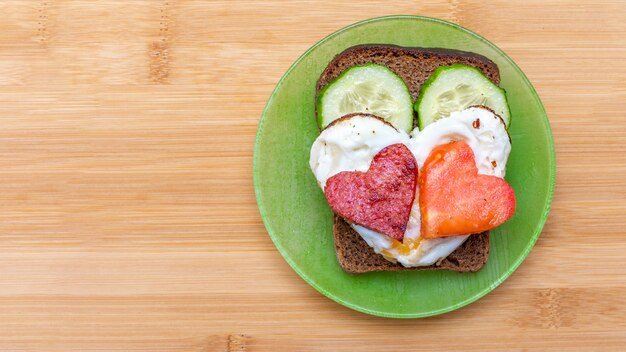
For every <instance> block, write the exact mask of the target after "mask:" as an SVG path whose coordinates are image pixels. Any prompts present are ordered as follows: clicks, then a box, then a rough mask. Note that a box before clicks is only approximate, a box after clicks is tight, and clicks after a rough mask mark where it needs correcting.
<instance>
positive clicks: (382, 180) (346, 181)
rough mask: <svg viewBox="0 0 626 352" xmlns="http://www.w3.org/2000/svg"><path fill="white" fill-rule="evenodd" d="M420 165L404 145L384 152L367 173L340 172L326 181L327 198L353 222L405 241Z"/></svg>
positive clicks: (340, 213) (325, 193) (335, 210)
mask: <svg viewBox="0 0 626 352" xmlns="http://www.w3.org/2000/svg"><path fill="white" fill-rule="evenodd" d="M417 173H418V171H417V162H416V161H415V157H414V156H413V153H411V151H410V150H409V149H408V148H407V147H406V146H405V145H404V144H401V143H399V144H392V145H390V146H388V147H386V148H384V149H382V150H381V151H380V152H378V154H376V156H374V159H373V160H372V163H371V164H370V168H369V170H368V171H367V172H352V171H344V172H340V173H338V174H336V175H334V176H333V177H331V178H329V179H328V181H326V186H325V188H324V195H325V196H326V199H327V200H328V204H329V205H330V207H331V208H332V209H333V211H334V212H335V213H337V214H338V215H339V216H341V217H343V218H344V219H346V220H347V221H349V222H352V223H355V224H358V225H361V226H364V227H367V228H369V229H371V230H374V231H377V232H379V233H383V234H385V235H388V236H390V237H392V238H395V239H398V240H402V238H403V237H404V231H405V230H406V225H407V222H408V221H409V216H410V213H411V206H412V205H413V201H414V199H415V187H416V185H417V176H418V175H417Z"/></svg>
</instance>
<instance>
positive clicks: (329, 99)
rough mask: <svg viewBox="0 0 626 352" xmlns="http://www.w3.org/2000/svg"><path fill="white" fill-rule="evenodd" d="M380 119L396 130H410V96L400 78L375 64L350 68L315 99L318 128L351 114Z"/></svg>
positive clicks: (411, 120) (411, 121) (411, 126)
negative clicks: (365, 114)
mask: <svg viewBox="0 0 626 352" xmlns="http://www.w3.org/2000/svg"><path fill="white" fill-rule="evenodd" d="M357 112H361V113H369V114H373V115H376V116H378V117H382V118H383V119H385V120H387V121H388V122H389V123H391V124H392V125H393V126H394V127H396V128H397V129H399V130H403V131H406V132H409V131H411V129H412V128H413V109H412V102H411V94H410V93H409V89H408V88H407V86H406V84H404V81H403V80H402V78H400V77H398V75H396V74H395V73H394V72H393V71H391V70H390V69H389V68H387V67H385V66H382V65H377V64H365V65H359V66H352V67H350V68H349V69H347V70H345V71H344V72H343V73H341V75H339V77H337V78H336V79H335V80H333V81H332V82H330V83H329V84H328V85H327V86H326V87H324V89H323V90H322V91H321V92H320V94H319V96H318V99H317V121H318V124H319V126H320V128H324V127H326V126H328V124H330V123H331V122H333V121H334V120H336V119H338V118H340V117H342V116H344V115H346V114H350V113H357Z"/></svg>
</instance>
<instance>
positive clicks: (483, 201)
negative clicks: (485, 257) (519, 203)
mask: <svg viewBox="0 0 626 352" xmlns="http://www.w3.org/2000/svg"><path fill="white" fill-rule="evenodd" d="M419 187H420V195H419V203H420V212H421V216H422V224H421V236H422V237H423V238H436V237H444V236H452V235H468V234H474V233H480V232H483V231H486V230H489V229H492V228H495V227H497V226H499V225H501V224H502V223H504V222H505V221H507V220H508V219H509V218H511V216H513V213H514V212H515V193H514V192H513V188H512V187H511V186H510V185H509V184H508V183H507V182H506V181H505V180H504V179H502V178H499V177H495V176H488V175H479V174H478V169H477V168H476V162H475V160H474V152H473V151H472V148H471V147H470V146H469V145H468V144H467V143H465V142H463V141H457V142H452V143H448V144H444V145H440V146H438V147H436V148H434V149H433V150H432V151H431V153H430V155H429V156H428V158H427V159H426V161H425V163H424V166H423V167H422V169H421V171H420V176H419Z"/></svg>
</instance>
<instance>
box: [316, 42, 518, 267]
mask: <svg viewBox="0 0 626 352" xmlns="http://www.w3.org/2000/svg"><path fill="white" fill-rule="evenodd" d="M499 83H500V74H499V71H498V67H497V65H496V64H495V63H494V62H492V61H491V60H489V59H488V58H486V57H484V56H481V55H478V54H474V53H469V52H463V51H457V50H450V49H432V48H405V47H399V46H392V45H378V44H376V45H360V46H355V47H351V48H348V49H346V50H345V51H343V52H342V53H340V54H338V55H337V56H336V57H335V58H334V59H333V60H332V61H331V62H330V63H329V64H328V65H327V67H326V69H325V70H324V71H323V73H322V74H321V76H320V78H319V80H318V82H317V85H316V119H317V123H318V126H319V128H320V131H321V132H320V135H319V137H318V138H317V139H316V140H315V142H314V143H313V145H312V147H311V155H310V161H309V162H310V166H311V170H312V171H313V174H314V175H315V177H316V179H317V182H318V184H319V186H320V188H321V189H322V190H323V192H324V195H325V197H326V199H327V201H328V203H329V206H330V207H331V209H332V210H333V213H334V221H333V223H334V224H333V236H334V243H335V252H336V256H337V260H338V263H339V265H340V266H341V268H342V269H343V270H345V271H346V272H349V273H355V274H357V273H367V272H374V271H400V270H433V269H435V270H436V269H445V270H452V271H458V272H472V271H478V270H480V269H481V268H482V267H483V266H484V265H485V263H486V262H487V259H488V257H489V230H490V229H493V228H495V227H497V226H499V225H501V224H502V223H504V222H506V221H507V220H508V219H509V218H511V217H512V216H513V214H514V212H515V194H514V191H513V189H512V188H511V186H510V185H509V184H508V183H506V181H505V180H504V176H505V172H506V162H507V159H508V155H509V153H510V150H511V140H510V137H509V135H508V132H507V129H508V125H509V123H510V119H511V116H510V111H509V107H508V104H507V102H506V93H505V92H504V90H503V89H501V88H500V87H498V84H499Z"/></svg>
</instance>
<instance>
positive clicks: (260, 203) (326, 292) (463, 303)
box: [252, 15, 556, 319]
mask: <svg viewBox="0 0 626 352" xmlns="http://www.w3.org/2000/svg"><path fill="white" fill-rule="evenodd" d="M390 19H413V20H420V21H430V22H436V23H440V24H443V25H447V26H451V27H453V28H455V29H457V30H461V31H463V32H465V33H466V34H469V35H471V36H473V37H475V38H477V39H479V40H481V41H483V42H484V43H486V44H487V45H489V46H490V47H492V48H493V49H494V50H495V51H496V52H498V53H499V54H500V55H502V57H503V58H504V59H505V60H506V61H507V62H508V63H509V64H510V65H511V67H513V68H514V69H515V71H516V72H517V74H519V75H521V77H522V79H523V81H524V82H525V83H526V84H527V85H528V87H530V90H531V93H532V95H533V97H534V99H535V101H536V103H538V105H539V107H540V109H541V112H542V113H543V116H544V117H545V118H544V119H542V120H543V122H544V127H545V128H546V129H547V130H546V131H547V132H548V150H549V154H550V155H549V156H550V158H549V159H550V160H549V162H550V167H549V170H548V178H549V179H548V181H549V183H548V190H547V191H548V193H547V196H546V203H545V206H544V209H543V213H542V214H541V218H540V224H539V226H538V227H537V228H536V230H535V232H534V233H533V234H532V236H531V238H530V240H529V242H528V244H527V246H526V248H524V251H523V252H522V254H521V256H520V257H519V258H518V260H517V261H516V262H514V263H513V264H512V265H511V266H509V269H508V270H507V271H506V272H505V273H503V274H502V275H501V276H500V277H499V278H498V279H497V280H495V281H494V282H492V283H491V284H490V285H489V286H487V287H485V289H483V290H482V291H480V292H478V293H476V294H474V295H473V296H471V297H468V298H467V299H465V300H462V301H460V302H457V303H455V304H451V305H449V306H447V307H444V308H440V309H435V310H430V311H425V312H420V313H389V312H384V311H379V310H375V309H369V308H365V307H362V306H360V305H358V304H353V303H351V302H347V301H345V300H343V299H342V298H340V297H338V296H336V295H334V294H333V293H332V292H330V291H329V290H326V289H324V288H322V287H320V286H319V285H317V284H316V283H315V282H314V281H313V280H312V279H311V278H310V277H309V276H307V275H306V274H304V273H303V272H302V271H301V270H300V269H299V268H298V266H297V265H295V263H294V262H293V260H292V259H291V257H290V256H289V254H288V253H287V252H286V250H285V249H284V248H283V247H282V245H281V244H280V243H279V242H278V240H277V237H276V234H275V232H274V230H273V229H272V228H271V226H270V224H269V222H268V220H267V219H268V217H267V214H266V213H265V206H264V203H263V201H262V200H261V196H260V190H259V189H260V186H259V176H258V164H259V161H258V158H259V152H258V150H259V148H258V147H259V143H260V136H261V135H262V132H263V128H264V122H265V116H266V114H267V110H268V108H269V106H270V102H271V101H272V98H273V97H274V96H275V95H276V93H277V92H278V90H279V89H280V87H281V86H282V84H283V82H284V80H285V79H286V77H287V76H289V74H290V73H291V71H292V70H293V69H294V68H295V67H296V66H297V65H298V64H299V63H300V62H301V61H302V60H304V59H305V58H306V57H307V56H308V55H310V53H311V52H312V51H313V50H314V49H316V48H317V47H319V46H321V45H322V44H323V43H325V42H326V41H328V40H329V39H331V38H333V37H335V36H337V35H339V34H341V33H343V32H345V31H348V30H350V29H352V28H355V27H359V26H362V25H365V24H368V23H372V22H378V21H385V20H390ZM252 176H253V186H254V194H255V198H256V202H257V207H258V209H259V213H260V215H261V220H262V221H263V225H264V227H265V229H266V231H267V233H268V235H269V237H270V239H271V240H272V243H273V244H274V246H275V247H276V249H278V252H279V253H280V254H281V256H282V257H283V259H284V260H285V261H286V262H287V263H288V264H289V266H290V267H291V269H292V270H293V271H295V272H296V274H298V276H300V277H301V278H302V279H303V280H304V281H305V282H306V283H307V284H309V285H310V286H311V287H313V288H314V289H315V290H317V291H318V292H319V293H321V294H323V295H324V296H326V297H328V298H330V299H332V300H333V301H335V302H337V303H339V304H340V305H343V306H345V307H348V308H350V309H353V310H356V311H359V312H362V313H366V314H370V315H375V316H380V317H385V318H401V319H411V318H425V317H430V316H435V315H440V314H444V313H447V312H451V311H453V310H457V309H459V308H462V307H464V306H466V305H469V304H471V303H473V302H475V301H477V300H478V299H480V298H482V297H484V296H485V295H486V294H488V293H489V292H491V291H493V290H494V289H495V288H496V287H498V286H499V285H500V284H501V283H502V282H504V280H506V279H507V278H508V277H509V276H511V274H513V272H514V271H515V270H517V268H518V267H519V266H520V265H521V264H522V262H523V261H524V260H525V259H526V257H527V256H528V254H529V253H530V251H531V250H532V248H533V247H534V246H535V243H536V242H537V239H538V238H539V236H540V235H541V233H542V231H543V228H544V226H545V224H546V221H547V218H548V214H549V212H550V208H551V205H552V200H553V197H554V188H555V183H556V153H555V147H554V136H553V135H552V128H551V125H550V120H549V118H548V114H547V113H546V111H545V108H544V106H543V103H542V102H541V99H540V98H539V94H538V93H537V91H536V90H535V87H534V86H533V85H532V83H531V82H530V80H529V79H528V77H527V76H526V74H525V73H524V72H523V71H522V70H521V69H520V68H519V66H517V64H516V63H515V62H514V61H513V60H512V59H511V58H510V57H509V56H508V55H507V54H506V53H505V52H504V51H503V50H502V49H500V48H499V47H498V46H496V45H495V44H493V43H492V42H490V41H489V40H487V39H485V38H484V37H482V36H481V35H479V34H477V33H475V32H473V31H471V30H469V29H467V28H465V27H463V26H461V25H458V24H456V23H453V22H449V21H446V20H442V19H438V18H433V17H426V16H417V15H389V16H380V17H373V18H368V19H365V20H362V21H358V22H355V23H352V24H350V25H348V26H345V27H342V28H340V29H338V30H336V31H334V32H332V33H330V34H328V35H327V36H325V37H324V38H322V39H320V40H319V41H317V42H316V43H315V44H313V45H312V46H311V47H309V48H308V49H307V50H306V51H305V52H304V53H303V54H302V55H300V56H299V57H298V59H297V60H296V61H294V62H293V63H292V64H291V66H289V68H288V69H287V71H285V73H284V74H283V75H282V77H281V78H280V80H279V81H278V83H276V86H275V87H274V90H273V91H272V93H271V94H270V96H269V98H268V100H267V103H266V104H265V108H264V109H263V112H262V113H261V118H260V120H259V123H258V127H257V133H256V136H255V141H254V151H253V156H252Z"/></svg>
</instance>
